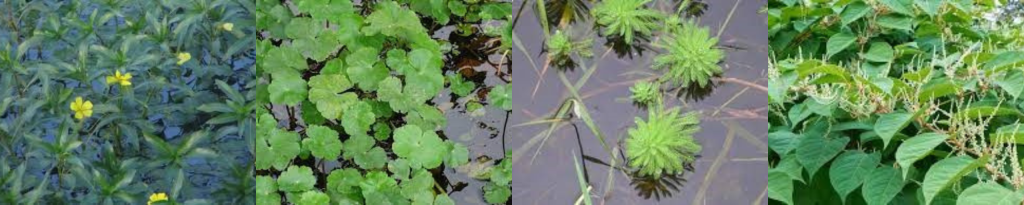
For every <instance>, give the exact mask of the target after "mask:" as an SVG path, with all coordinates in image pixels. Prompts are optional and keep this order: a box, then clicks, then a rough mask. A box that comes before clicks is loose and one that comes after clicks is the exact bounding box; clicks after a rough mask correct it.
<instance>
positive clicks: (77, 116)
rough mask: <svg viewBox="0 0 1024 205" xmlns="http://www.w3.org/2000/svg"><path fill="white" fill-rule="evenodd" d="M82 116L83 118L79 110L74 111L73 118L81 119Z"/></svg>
mask: <svg viewBox="0 0 1024 205" xmlns="http://www.w3.org/2000/svg"><path fill="white" fill-rule="evenodd" d="M82 118H85V115H82V113H80V112H75V119H79V120H81V119H82Z"/></svg>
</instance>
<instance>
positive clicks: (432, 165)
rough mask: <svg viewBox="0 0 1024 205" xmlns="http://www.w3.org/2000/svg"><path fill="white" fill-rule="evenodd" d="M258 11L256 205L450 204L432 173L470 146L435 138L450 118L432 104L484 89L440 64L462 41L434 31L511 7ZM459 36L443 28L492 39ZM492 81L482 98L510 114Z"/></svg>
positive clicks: (311, 6)
mask: <svg viewBox="0 0 1024 205" xmlns="http://www.w3.org/2000/svg"><path fill="white" fill-rule="evenodd" d="M255 6H256V7H257V8H258V9H256V10H258V11H261V12H260V13H258V14H257V25H256V28H257V29H259V31H261V34H263V35H260V36H259V38H258V39H259V42H257V43H256V44H257V46H256V47H257V49H256V51H255V52H256V56H257V57H256V59H257V60H256V65H257V67H258V69H256V70H257V71H258V74H260V77H262V79H261V80H262V81H263V82H267V84H266V85H265V86H266V88H265V92H266V96H265V98H266V99H267V100H266V101H264V103H267V104H266V107H267V108H269V110H263V111H264V112H267V114H262V115H261V116H260V117H259V118H258V119H257V124H258V126H257V130H261V131H265V132H257V134H256V136H257V141H256V146H255V149H254V151H253V153H254V155H256V162H257V163H256V165H257V166H256V169H257V171H258V173H260V174H259V175H260V176H258V177H257V179H258V180H259V183H258V184H259V186H261V187H257V190H265V191H257V201H260V202H266V204H280V203H282V202H289V203H295V204H382V203H383V204H410V203H411V204H453V203H454V201H453V200H452V199H451V198H449V197H448V194H447V192H448V191H453V190H451V189H449V188H445V187H441V186H440V185H441V183H440V182H441V181H442V180H444V181H446V180H445V179H435V177H437V176H444V175H434V173H438V172H443V169H446V168H455V167H458V166H462V165H465V164H467V163H468V161H469V157H470V152H469V149H468V148H467V147H466V146H465V145H462V144H460V143H457V142H454V141H451V140H447V139H445V138H442V136H439V134H438V130H443V129H444V128H445V126H446V125H447V122H446V121H447V118H446V115H445V113H444V112H445V111H444V110H442V108H439V107H438V105H436V104H435V103H436V102H434V101H435V98H437V97H438V96H441V95H442V94H444V93H445V92H448V91H450V92H451V93H453V94H455V95H456V96H458V97H465V98H469V100H467V101H470V100H475V98H476V95H472V93H473V91H475V90H478V88H480V87H483V86H484V85H483V81H479V80H471V79H473V78H468V76H469V75H468V74H466V73H468V72H460V70H458V69H454V68H449V67H446V66H451V65H454V64H456V63H448V62H446V61H448V60H453V59H452V58H455V57H457V56H459V53H458V52H457V50H458V49H465V48H459V47H457V46H463V45H461V44H459V43H456V42H446V41H444V40H441V39H445V40H447V39H450V38H447V37H443V36H442V37H438V36H434V35H435V34H436V33H439V32H438V30H440V29H442V28H444V27H446V26H448V25H456V27H460V28H461V27H470V28H472V27H481V28H482V25H483V24H484V23H485V21H488V22H489V21H499V23H503V21H505V20H506V19H507V17H508V16H510V15H511V4H510V3H508V2H501V1H462V0H425V1H410V0H397V1H394V0H378V1H355V2H353V1H351V0H298V1H293V2H290V3H282V2H277V1H257V2H256V5H255ZM460 31H462V30H460ZM462 32H469V33H459V34H455V33H453V34H452V35H462V34H464V35H467V36H468V35H478V36H480V37H481V38H484V37H486V38H496V35H500V34H487V33H476V32H479V31H475V30H473V29H469V30H467V31H462ZM446 76H447V77H446ZM446 81H447V82H448V83H446ZM446 86H447V87H446ZM496 86H497V87H501V88H502V90H499V89H491V92H490V96H489V99H488V100H489V102H491V104H493V105H495V106H497V107H502V108H505V109H511V106H510V105H511V104H510V102H509V99H508V97H509V96H508V94H507V93H505V91H504V90H503V89H504V85H496ZM495 90H498V92H495ZM453 101H454V100H453ZM298 112H301V113H298ZM269 113H275V114H277V115H272V114H269ZM282 113H283V114H282ZM335 162H337V163H335ZM324 164H331V165H328V166H327V168H324V166H323V165H324ZM311 168H312V169H311ZM324 176H326V178H325V177H324ZM266 178H269V179H276V180H266ZM325 179H326V181H324V180H325ZM505 182H506V185H507V181H505ZM275 187H276V191H275V189H274V188H275ZM481 197H483V198H486V199H485V200H487V201H492V200H491V199H490V198H492V196H484V195H482V196H481ZM506 198H507V197H506ZM275 199H277V200H275ZM281 199H283V200H281ZM502 202H504V201H494V203H502Z"/></svg>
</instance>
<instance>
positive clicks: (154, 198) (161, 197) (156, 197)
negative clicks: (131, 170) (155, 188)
mask: <svg viewBox="0 0 1024 205" xmlns="http://www.w3.org/2000/svg"><path fill="white" fill-rule="evenodd" d="M159 201H167V194H165V193H153V194H151V195H149V202H147V203H146V204H148V205H153V203H154V202H159Z"/></svg>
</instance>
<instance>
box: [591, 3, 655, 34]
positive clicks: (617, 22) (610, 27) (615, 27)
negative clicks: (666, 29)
mask: <svg viewBox="0 0 1024 205" xmlns="http://www.w3.org/2000/svg"><path fill="white" fill-rule="evenodd" d="M648 2H651V0H605V1H601V3H598V4H597V6H594V8H593V9H592V10H590V12H591V15H593V16H594V18H595V20H596V21H597V24H598V25H601V26H603V27H604V28H605V29H606V32H607V34H606V35H618V36H622V37H624V38H625V41H626V42H633V40H634V38H645V37H646V36H650V35H651V33H652V32H654V31H655V30H657V28H658V27H661V26H662V25H661V24H660V23H659V20H660V19H662V18H664V16H665V15H664V14H662V13H661V12H659V11H657V10H654V9H650V8H647V6H646V4H647V3H648Z"/></svg>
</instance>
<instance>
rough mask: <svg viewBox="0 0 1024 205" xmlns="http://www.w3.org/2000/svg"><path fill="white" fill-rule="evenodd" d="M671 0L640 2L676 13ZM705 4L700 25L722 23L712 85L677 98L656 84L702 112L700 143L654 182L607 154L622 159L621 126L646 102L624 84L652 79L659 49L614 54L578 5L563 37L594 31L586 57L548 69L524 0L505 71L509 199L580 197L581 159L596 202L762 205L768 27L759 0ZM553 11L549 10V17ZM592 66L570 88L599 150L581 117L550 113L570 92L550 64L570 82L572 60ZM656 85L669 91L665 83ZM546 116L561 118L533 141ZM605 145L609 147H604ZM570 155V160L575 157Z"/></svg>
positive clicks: (537, 26)
mask: <svg viewBox="0 0 1024 205" xmlns="http://www.w3.org/2000/svg"><path fill="white" fill-rule="evenodd" d="M559 2H562V1H559ZM670 2H671V4H672V5H669V3H670ZM678 2H679V1H653V2H651V3H649V4H648V6H649V7H650V8H657V9H658V10H661V11H667V10H672V11H675V7H674V5H678ZM706 3H707V4H706V5H707V7H706V10H704V11H703V15H701V16H700V17H699V21H698V24H699V25H701V26H706V27H708V30H709V31H710V34H711V36H712V37H714V36H715V35H716V34H718V33H719V32H720V30H721V35H720V36H719V43H718V48H720V49H722V50H723V51H724V52H725V58H724V59H723V61H722V62H721V63H720V64H719V65H720V66H721V68H722V69H723V73H722V74H721V75H720V76H721V77H720V78H718V79H719V80H712V82H713V83H714V85H713V86H712V89H709V91H705V92H704V93H703V94H691V93H699V92H686V93H687V94H684V95H682V96H679V97H678V98H677V97H676V96H675V95H674V94H672V93H674V92H672V91H674V88H676V87H678V86H662V88H663V96H664V98H663V101H665V107H669V108H670V107H679V108H680V109H681V110H682V112H683V113H685V112H690V111H698V112H701V113H702V114H701V115H700V118H701V121H700V129H701V131H700V132H697V133H696V134H695V135H694V139H695V140H696V141H697V142H698V143H700V144H701V145H702V146H703V149H702V151H701V152H700V153H699V157H698V158H697V159H696V162H695V163H694V164H692V166H693V167H692V168H693V170H692V171H687V172H685V173H684V174H683V175H681V176H666V177H661V178H658V179H656V180H633V179H632V178H631V177H630V176H628V175H627V173H628V172H625V171H622V170H620V169H610V168H609V167H610V166H609V164H610V163H612V161H613V160H611V159H612V158H611V156H615V159H616V160H614V161H615V163H619V164H616V165H615V166H617V167H623V168H627V167H628V166H624V165H623V164H622V163H623V154H622V153H623V152H624V151H621V150H622V147H623V145H624V144H625V143H623V142H624V141H625V139H626V137H627V136H628V134H627V130H629V129H630V128H631V127H634V126H635V124H634V117H639V118H641V119H643V120H646V119H647V110H646V109H642V108H638V107H637V106H634V104H633V103H632V102H631V100H630V86H632V85H633V84H634V83H635V82H639V81H645V80H651V79H654V78H658V77H659V76H660V75H661V73H664V72H665V70H664V69H662V70H652V69H651V65H652V63H653V59H654V57H655V56H656V55H657V54H658V52H661V51H662V50H661V49H657V48H653V47H652V48H647V47H641V48H638V49H637V50H634V53H637V52H642V55H633V56H632V57H630V56H628V55H623V56H620V55H618V53H616V52H615V51H612V50H610V47H609V46H606V42H607V40H606V39H605V38H604V37H603V36H600V35H598V34H596V33H595V32H596V31H594V30H590V29H591V28H593V26H591V25H592V24H594V22H593V17H592V16H591V15H590V11H583V12H582V15H583V16H587V18H586V19H581V20H578V21H576V22H575V23H573V24H571V26H569V27H570V28H573V29H571V31H572V32H573V35H570V36H571V37H570V38H579V37H582V36H591V37H593V39H594V40H593V43H591V44H586V45H582V46H581V47H584V48H586V49H590V51H591V52H592V53H593V57H592V58H584V60H579V59H578V58H577V59H576V60H577V61H576V63H578V64H577V67H575V68H570V69H565V70H560V69H559V68H556V67H549V68H547V71H546V72H544V71H543V70H544V69H545V68H544V65H545V63H546V62H547V55H548V53H547V52H545V50H544V49H545V46H546V44H545V43H546V42H545V34H544V31H543V29H542V27H543V25H541V23H540V20H538V19H539V18H540V16H538V15H537V14H538V13H539V12H537V10H538V8H537V4H536V2H532V1H530V2H528V3H526V4H525V5H522V6H525V8H523V11H522V12H520V13H521V14H520V16H519V17H518V20H517V21H516V22H517V24H516V25H514V26H515V36H516V40H517V41H518V42H516V44H517V45H516V46H517V47H515V48H513V51H514V52H513V55H512V56H511V57H512V59H511V60H512V62H515V64H513V67H512V69H513V70H516V72H518V73H520V74H519V76H518V77H517V79H516V83H515V84H514V86H511V87H510V89H511V90H510V93H511V95H512V99H513V102H514V103H513V104H515V105H516V107H515V109H513V111H512V116H511V118H510V119H509V129H510V131H509V133H508V134H509V136H508V138H507V140H508V141H507V143H508V145H509V147H510V149H511V148H512V147H515V149H511V150H510V152H512V153H513V155H512V156H513V158H514V164H513V171H512V175H513V178H515V180H514V181H513V182H512V184H513V187H514V189H513V194H512V198H513V199H514V200H516V204H572V203H575V202H581V203H582V201H583V200H581V198H580V193H581V192H582V191H581V188H580V183H579V181H580V180H578V179H577V174H576V173H577V172H576V168H575V166H574V165H573V164H577V163H580V162H581V161H582V162H583V164H582V165H584V166H581V167H580V168H581V174H580V175H584V176H583V178H585V179H586V181H589V183H588V184H589V185H590V186H592V187H591V188H590V193H591V195H592V196H593V197H591V198H590V199H591V200H592V201H593V202H594V204H752V203H753V204H761V203H763V202H766V201H767V199H766V197H764V196H763V195H764V194H763V193H764V192H765V186H766V183H767V181H766V179H765V177H764V176H765V174H766V173H767V170H768V166H767V165H768V161H767V156H768V155H767V152H768V150H767V149H768V148H767V146H766V145H765V144H764V143H763V141H764V138H765V135H764V134H763V133H767V130H768V126H767V116H766V115H767V113H768V108H767V104H768V97H767V94H765V92H764V90H763V89H764V85H766V83H765V81H764V79H763V77H762V75H763V73H764V70H765V68H767V67H768V62H769V59H768V56H767V52H768V49H769V48H768V46H767V43H768V42H767V39H766V37H765V36H764V35H763V33H765V32H767V28H766V27H765V26H763V21H762V20H761V19H762V17H761V16H759V15H758V14H757V11H758V9H759V8H760V7H761V6H762V5H763V2H759V1H749V0H748V1H743V0H739V1H708V2H706ZM517 4H519V3H517ZM585 4H586V8H590V9H593V8H594V7H595V5H594V4H593V3H589V2H588V3H585ZM570 5H572V4H570ZM545 6H546V9H548V10H553V9H557V8H552V6H558V4H550V3H549V4H546V5H545ZM663 6H665V7H663ZM667 7H671V8H667ZM578 8H579V7H578ZM551 14H552V13H550V12H549V13H548V16H551ZM552 21H553V22H552V23H551V26H552V27H556V26H557V24H558V20H552ZM725 22H728V23H727V25H725V29H720V28H722V27H723V24H725ZM552 33H554V32H552ZM656 36H658V35H652V39H650V40H651V41H653V42H657V41H656V39H654V38H653V37H656ZM520 45H521V46H520ZM644 45H645V46H646V45H649V44H647V43H644ZM580 62H582V63H580ZM595 64H596V65H597V66H596V69H597V70H596V71H595V72H594V73H593V75H592V76H591V77H590V78H589V80H588V81H587V82H586V84H584V85H583V86H582V87H580V89H579V90H578V94H579V96H581V97H582V102H583V104H585V105H586V109H585V111H586V112H587V113H588V114H589V117H590V118H591V119H592V121H593V125H595V127H597V128H598V131H599V132H600V133H601V134H602V135H603V137H604V140H605V142H607V145H608V148H607V149H606V148H605V146H604V145H603V144H602V142H601V140H599V136H595V135H594V134H593V133H594V132H592V131H591V128H590V126H588V124H587V123H586V122H585V120H584V119H582V118H583V117H580V116H573V117H572V118H570V121H559V120H553V119H552V118H551V117H552V116H553V115H555V113H556V112H558V111H559V109H560V108H562V106H563V104H565V103H564V102H566V101H565V100H566V99H569V97H571V96H573V95H572V94H571V92H570V91H569V90H568V89H567V87H566V86H563V85H564V84H563V82H562V81H561V79H560V78H559V75H558V72H564V73H565V76H566V78H567V79H566V80H567V81H568V82H570V83H576V82H577V81H578V80H579V79H580V78H582V76H583V75H584V73H585V70H586V69H589V67H587V68H580V67H579V66H594V65H595ZM542 72H544V74H543V75H542V76H541V75H540V74H541V73H542ZM721 79H725V80H721ZM664 88H673V90H670V91H664V90H666V89H664ZM666 93H668V94H666ZM569 110H570V111H568V112H574V111H572V109H569ZM553 122H557V123H559V126H556V127H555V129H554V131H553V132H551V135H550V138H548V139H547V141H546V142H544V143H543V146H541V145H540V144H541V143H540V142H538V141H537V140H534V139H536V138H537V137H538V136H544V134H545V132H547V131H548V130H549V127H550V126H551V125H552V123H553ZM581 148H582V149H581ZM608 149H613V151H612V153H609V152H608V151H607V150H608ZM581 153H582V155H583V157H581V156H580V155H581ZM515 157H519V158H515ZM574 159H578V160H575V161H576V163H574ZM579 159H582V160H579ZM680 162H681V161H680ZM627 169H628V168H627ZM609 177H610V178H609ZM609 182H610V184H609ZM578 200H579V201H578Z"/></svg>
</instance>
